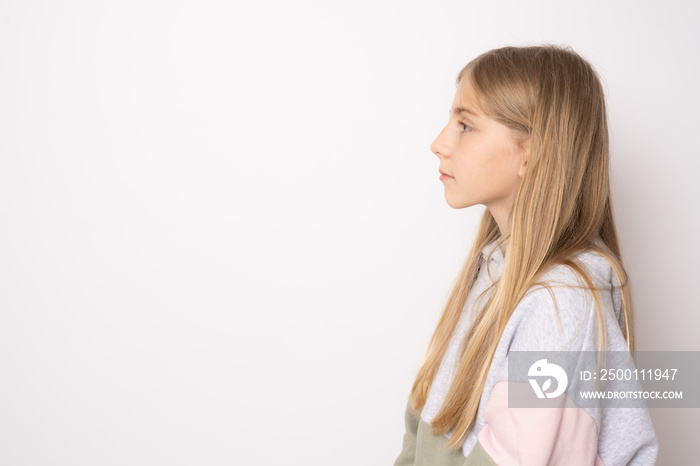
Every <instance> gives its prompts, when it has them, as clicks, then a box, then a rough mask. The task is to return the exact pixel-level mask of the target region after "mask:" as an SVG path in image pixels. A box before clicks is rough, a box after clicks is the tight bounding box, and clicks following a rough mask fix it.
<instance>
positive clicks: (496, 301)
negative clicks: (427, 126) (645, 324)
mask: <svg viewBox="0 0 700 466" xmlns="http://www.w3.org/2000/svg"><path fill="white" fill-rule="evenodd" d="M463 79H469V82H470V84H471V89H472V91H473V92H474V94H475V95H474V96H473V97H474V98H475V99H476V104H477V106H478V107H479V110H481V111H482V112H483V113H484V114H486V115H487V116H489V117H490V118H493V119H495V120H496V121H498V122H500V123H502V124H503V125H505V126H507V127H509V128H511V129H512V130H513V131H514V132H515V133H517V134H520V135H522V136H523V137H529V151H530V152H529V158H528V163H527V170H526V173H525V176H524V177H523V178H522V180H521V184H520V186H519V188H518V191H517V193H516V197H515V200H514V204H513V208H512V211H511V212H510V216H509V220H508V221H509V224H510V232H509V233H507V234H506V236H501V234H500V230H499V228H498V224H497V223H496V221H495V219H494V218H493V216H492V215H491V213H490V212H489V211H488V210H486V211H485V212H484V215H483V217H482V219H481V223H480V225H479V228H478V231H477V234H476V239H475V241H474V244H473V246H472V248H471V250H470V252H469V253H468V255H467V258H466V260H465V262H464V264H463V266H462V268H461V270H460V272H459V274H458V276H457V278H456V280H455V282H454V284H453V286H452V290H451V292H450V295H449V298H448V300H447V304H446V305H445V308H444V310H443V312H442V315H441V317H440V320H439V322H438V324H437V327H436V329H435V331H434V333H433V335H432V338H431V339H430V343H429V345H428V349H427V351H426V353H425V356H424V358H423V362H422V364H421V367H420V369H419V371H418V374H417V376H416V379H415V382H414V384H413V387H412V389H411V394H410V399H411V405H412V408H413V410H414V411H416V412H420V411H421V410H422V409H423V407H424V406H425V402H426V399H427V397H428V394H429V392H430V387H431V384H432V381H433V378H434V376H435V374H436V372H437V370H438V367H439V366H440V362H441V361H442V358H443V356H444V354H445V350H446V349H447V346H448V343H449V341H450V338H451V336H452V333H453V332H454V330H455V327H456V325H457V321H458V319H459V316H460V314H461V313H462V310H463V308H464V306H465V303H466V300H467V296H468V294H469V291H470V289H471V287H472V285H473V284H474V281H475V279H476V275H477V272H478V267H479V265H480V260H481V259H480V257H481V251H482V249H483V248H484V246H486V245H487V244H488V243H490V242H491V241H493V240H497V241H498V244H499V245H503V244H506V243H507V246H508V247H507V254H506V257H505V262H504V267H503V272H502V274H501V276H500V278H499V279H498V280H496V282H495V283H494V284H492V285H491V287H490V288H489V290H492V291H493V292H492V293H491V294H490V296H489V298H488V299H487V301H486V303H485V304H484V305H483V307H482V308H481V309H480V310H478V312H477V313H476V317H475V319H474V322H473V324H472V326H471V327H470V329H469V331H468V333H467V335H466V337H465V342H464V344H463V345H462V346H461V353H460V355H459V362H458V366H457V369H456V371H455V375H454V378H453V381H452V385H451V387H450V389H449V391H448V393H447V396H446V398H445V401H444V403H443V405H442V408H441V409H440V411H439V412H438V413H437V415H436V416H435V417H434V418H433V420H432V421H431V429H432V433H433V435H443V434H445V433H448V432H449V431H450V430H452V435H451V438H450V440H449V441H448V442H447V443H446V445H445V446H446V448H447V449H449V450H451V451H455V450H458V449H460V448H461V445H462V444H463V443H464V440H465V438H466V435H467V432H468V431H469V429H470V428H471V426H472V425H473V424H474V421H475V419H476V414H477V410H478V407H479V402H480V399H481V394H482V391H483V389H484V384H485V382H486V376H487V374H488V370H489V366H490V364H491V360H492V359H493V355H494V353H495V351H496V348H497V346H498V343H499V340H500V338H501V335H502V333H503V330H504V329H505V326H506V324H507V323H508V320H509V319H510V316H511V315H512V313H513V311H514V310H515V308H516V306H517V305H518V303H519V302H520V300H521V299H522V298H523V297H524V295H525V294H526V292H527V291H528V289H530V288H531V287H533V286H536V285H541V286H543V287H546V288H549V286H548V285H547V284H546V283H545V282H543V281H539V279H540V278H541V277H542V275H543V274H544V273H545V272H546V271H547V270H548V269H549V268H550V267H552V266H554V265H556V264H564V265H567V266H569V267H571V268H572V269H573V270H574V271H575V272H576V273H578V274H579V275H580V276H581V277H582V278H583V280H584V282H585V287H586V288H588V289H590V290H591V291H592V292H593V296H594V299H595V304H596V312H597V319H598V336H599V343H600V348H599V349H605V348H606V347H607V342H606V340H607V331H604V327H605V325H604V322H605V316H604V311H603V310H602V304H601V301H600V296H599V295H598V292H597V288H596V287H595V285H594V282H593V280H592V279H591V277H590V274H589V273H588V271H587V270H585V267H581V266H579V264H578V263H577V262H576V261H574V260H573V258H574V256H575V255H576V254H577V253H579V252H582V251H593V252H596V253H598V254H600V255H601V256H603V257H604V258H605V259H606V260H607V261H608V262H609V263H610V265H611V266H612V269H613V273H614V274H615V276H616V277H617V282H618V283H619V287H620V293H621V298H622V307H623V309H624V321H623V323H621V328H622V332H623V336H624V338H625V340H626V341H627V345H628V349H629V351H634V322H633V312H632V299H631V291H630V286H629V283H628V278H627V273H626V271H625V267H624V265H623V261H622V257H621V253H620V245H619V243H618V237H617V232H616V229H615V222H614V220H613V209H612V203H611V199H610V181H609V168H608V167H609V157H610V154H609V136H608V124H607V116H606V107H605V95H604V92H603V87H602V85H601V82H600V79H599V77H598V74H597V73H596V71H595V70H594V69H593V67H592V66H591V65H590V64H589V63H588V62H587V61H586V60H584V59H583V58H582V57H581V56H579V55H578V54H576V53H575V52H574V51H572V50H571V49H569V48H564V47H559V46H554V45H544V46H532V47H504V48H499V49H494V50H491V51H488V52H486V53H484V54H482V55H480V56H479V57H477V58H475V59H474V60H472V61H471V62H469V63H468V64H467V65H466V66H465V67H464V68H463V69H462V70H461V71H460V73H459V75H458V76H457V85H458V86H459V83H460V82H461V80H463ZM485 260H486V262H488V260H489V258H485ZM487 291H488V290H487ZM550 292H551V290H550Z"/></svg>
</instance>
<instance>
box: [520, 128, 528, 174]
mask: <svg viewBox="0 0 700 466" xmlns="http://www.w3.org/2000/svg"><path fill="white" fill-rule="evenodd" d="M518 146H519V147H520V161H521V163H520V167H519V168H518V176H519V177H520V178H521V179H522V178H523V177H524V176H525V173H526V172H527V161H528V159H529V158H530V138H529V137H526V138H525V139H523V140H521V141H520V142H519V143H518Z"/></svg>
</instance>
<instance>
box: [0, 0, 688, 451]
mask: <svg viewBox="0 0 700 466" xmlns="http://www.w3.org/2000/svg"><path fill="white" fill-rule="evenodd" d="M698 18H700V6H699V3H698V2H697V1H693V2H691V1H675V2H665V3H661V2H657V1H654V2H652V1H644V2H640V1H628V2H609V1H586V2H575V3H574V2H561V1H528V2H515V1H512V2H507V1H492V2H486V1H479V2H475V1H442V2H407V1H398V0H397V1H379V2H378V1H376V0H374V1H367V0H360V1H353V2H349V1H342V2H341V1H328V0H326V1H320V0H319V1H310V0H306V1H297V2H285V1H271V2H261V3H257V4H254V5H253V4H252V2H251V3H249V2H245V3H243V2H230V1H223V0H221V1H201V0H198V1H164V0H160V1H153V0H146V1H144V0H138V1H135V0H129V1H124V0H122V1H77V0H70V1H68V0H66V1H61V2H54V1H43V2H41V1H29V0H22V1H7V0H2V1H0V222H1V223H0V463H1V464H3V465H53V464H60V465H97V464H99V465H117V464H119V465H122V464H139V465H140V464H143V465H153V464H158V465H193V464H197V465H254V464H260V465H272V464H294V465H297V464H298V465H302V464H304V465H328V464H334V465H358V464H363V465H388V464H392V463H393V461H394V459H395V457H396V456H397V455H398V452H399V450H400V447H401V440H402V435H403V429H404V426H403V409H404V406H405V402H406V397H407V395H408V392H409V390H410V387H411V384H412V381H413V377H414V376H415V372H416V370H417V369H418V364H419V362H420V359H421V357H422V355H423V352H424V351H425V348H426V345H427V343H428V339H429V337H430V334H431V332H432V329H433V328H434V326H435V324H436V323H437V319H438V317H439V314H440V312H441V310H442V306H443V305H444V303H445V300H446V298H447V294H448V292H449V288H450V285H451V284H452V280H453V279H454V278H455V276H456V273H457V271H458V268H459V266H460V265H461V263H462V260H463V258H464V255H465V253H466V251H467V250H468V247H469V245H470V243H471V241H472V240H473V238H474V231H475V227H476V224H477V221H478V219H479V218H480V216H481V213H482V211H483V207H482V206H476V207H472V208H469V209H466V210H453V209H451V208H450V207H448V206H447V205H446V203H445V201H444V196H443V188H442V183H441V182H440V181H439V180H438V160H437V158H436V157H435V156H434V155H433V154H432V153H431V152H430V150H429V146H430V143H431V142H432V140H433V139H434V137H435V136H436V135H437V133H438V132H439V131H440V129H441V128H442V126H443V125H444V124H445V123H446V121H447V111H448V109H449V106H450V104H451V101H452V97H453V94H454V90H455V85H454V82H455V78H456V75H457V73H458V72H459V70H460V69H461V68H462V66H464V65H465V64H466V63H467V62H468V61H469V60H471V59H472V58H474V57H475V56H477V55H479V54H480V53H482V52H485V51H486V50H489V49H491V48H494V47H498V46H503V45H510V44H514V45H533V44H540V43H545V42H549V43H556V44H564V45H570V46H572V47H573V48H574V49H575V50H576V51H577V52H579V53H580V54H581V55H583V56H584V57H586V58H587V59H589V60H590V61H591V63H592V64H593V65H594V66H595V67H596V69H597V70H598V71H599V72H600V74H601V75H602V76H603V79H604V82H605V88H606V92H607V95H608V97H609V100H608V105H609V115H610V127H611V133H612V182H613V191H614V193H613V195H614V197H613V201H614V208H615V216H616V221H617V224H618V231H619V234H620V237H621V242H622V246H623V254H624V259H625V262H626V264H627V266H628V269H629V273H630V275H631V277H632V280H633V286H634V293H635V303H636V306H637V307H636V311H637V313H638V314H637V315H638V322H639V328H638V338H639V340H638V341H639V349H640V350H700V347H699V346H698V343H697V339H696V335H697V333H698V330H699V328H698V327H699V325H698V324H699V321H700V317H698V310H699V308H698V304H697V302H698V289H699V287H698V285H697V283H698V278H699V276H698V272H697V264H698V262H699V261H700V257H699V253H698V244H697V241H696V237H697V235H698V231H699V230H700V222H699V217H698V207H697V202H698V199H700V183H699V182H698V172H699V170H698V169H699V168H700V162H699V157H700V150H699V149H698V135H699V129H698V126H699V123H700V118H698V109H699V108H700V93H699V91H698V82H700V58H699V57H700V53H699V46H700V32H699V31H700V27H699V24H698V23H699V20H698ZM697 413H698V410H694V409H668V410H660V409H657V410H652V416H653V419H654V423H655V426H656V429H657V433H658V435H659V438H660V442H661V451H660V455H659V464H684V463H686V462H687V461H688V460H689V459H690V458H696V456H697V454H696V453H697V447H696V444H695V443H694V434H693V433H692V432H694V431H695V432H696V431H697V429H698V427H700V421H698V416H697Z"/></svg>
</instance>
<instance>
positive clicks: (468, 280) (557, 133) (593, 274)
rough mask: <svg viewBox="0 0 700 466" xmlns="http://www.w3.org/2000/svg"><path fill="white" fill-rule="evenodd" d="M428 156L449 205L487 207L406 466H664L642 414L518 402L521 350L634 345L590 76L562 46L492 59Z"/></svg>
mask: <svg viewBox="0 0 700 466" xmlns="http://www.w3.org/2000/svg"><path fill="white" fill-rule="evenodd" d="M431 151H432V152H433V153H434V154H435V155H436V156H437V158H438V160H439V170H440V180H441V181H442V183H443V184H444V189H445V199H446V201H447V203H448V204H449V205H450V206H451V207H453V208H455V209H459V208H464V207H469V206H472V205H475V204H483V205H485V206H486V208H487V209H486V211H485V212H484V215H483V217H482V220H481V224H480V227H479V229H478V232H477V234H476V239H475V241H474V245H473V246H472V249H471V251H470V253H469V254H468V256H467V258H466V261H465V262H464V265H463V267H462V269H461V271H460V273H459V276H458V277H457V280H456V282H455V284H454V287H453V289H452V291H451V293H450V296H449V299H448V301H447V305H446V306H445V309H444V311H443V313H442V316H441V318H440V320H439V322H438V324H437V328H436V329H435V331H434V333H433V336H432V338H431V340H430V344H429V345H428V349H427V351H426V354H425V357H424V359H423V362H422V364H421V367H420V369H419V371H418V375H417V376H416V379H415V382H414V384H413V387H412V389H411V393H410V396H409V399H408V402H407V405H406V414H405V423H406V433H405V434H404V438H403V449H402V451H401V453H400V455H399V457H398V458H397V459H396V462H395V463H394V464H395V466H403V465H430V466H441V465H464V466H466V465H527V466H531V465H588V466H590V465H597V466H601V465H605V466H613V465H626V464H632V465H653V464H654V462H655V460H656V454H657V450H658V441H657V438H656V434H655V432H654V429H653V426H652V423H651V419H650V416H649V413H648V411H647V409H646V407H644V408H617V409H596V408H590V407H581V406H578V405H576V404H575V403H574V402H573V401H572V400H571V399H568V401H566V400H567V397H568V395H567V394H564V395H562V396H561V397H560V399H561V400H565V401H563V402H562V403H564V402H565V403H567V404H566V406H567V409H564V405H563V404H561V405H559V407H557V408H537V409H524V408H513V407H510V408H509V405H508V389H509V387H511V386H512V385H510V384H509V381H508V370H507V368H508V359H509V356H512V355H513V354H514V353H512V352H513V351H535V350H538V351H577V352H582V351H596V350H607V351H625V352H626V351H634V325H633V322H634V321H633V314H632V308H631V296H630V290H629V285H628V283H627V274H626V272H625V269H624V266H623V263H622V258H621V254H620V246H619V244H618V238H617V232H616V229H615V223H614V220H613V212H612V203H611V199H610V184H609V178H608V164H609V153H608V128H607V120H606V109H605V98H604V94H603V89H602V86H601V83H600V80H599V78H598V76H597V74H596V72H595V71H594V69H593V68H592V67H591V65H590V64H589V63H588V62H587V61H585V60H584V59H583V58H581V57H580V56H579V55H578V54H576V53H574V52H573V51H571V50H570V49H564V48H561V47H556V46H540V47H504V48H500V49H496V50H491V51H489V52H486V53H484V54H482V55H481V56H479V57H477V58H476V59H474V60H473V61H471V62H470V63H468V64H467V65H466V66H465V67H464V69H462V71H461V72H460V73H459V75H458V76H457V91H456V94H455V97H454V100H453V102H452V108H451V109H450V117H449V122H448V123H447V126H445V128H444V129H443V130H442V132H440V134H439V135H438V137H437V138H436V139H435V141H434V142H433V143H432V145H431ZM511 383H513V382H511ZM567 393H568V392H567Z"/></svg>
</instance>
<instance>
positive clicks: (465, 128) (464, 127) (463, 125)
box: [459, 121, 472, 133]
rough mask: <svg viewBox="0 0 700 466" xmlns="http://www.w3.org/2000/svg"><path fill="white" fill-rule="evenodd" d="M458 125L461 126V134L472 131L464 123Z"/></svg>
mask: <svg viewBox="0 0 700 466" xmlns="http://www.w3.org/2000/svg"><path fill="white" fill-rule="evenodd" d="M459 124H460V125H462V130H463V132H465V133H466V132H467V131H471V130H472V127H471V126H469V125H467V124H466V123H462V122H461V121H460V122H459Z"/></svg>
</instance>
